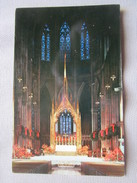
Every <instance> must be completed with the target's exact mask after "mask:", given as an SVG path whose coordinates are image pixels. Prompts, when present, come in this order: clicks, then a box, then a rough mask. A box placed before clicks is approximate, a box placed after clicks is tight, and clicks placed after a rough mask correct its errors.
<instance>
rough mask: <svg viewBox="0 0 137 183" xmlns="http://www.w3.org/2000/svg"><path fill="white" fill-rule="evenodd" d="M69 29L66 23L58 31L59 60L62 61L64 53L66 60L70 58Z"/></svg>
mask: <svg viewBox="0 0 137 183" xmlns="http://www.w3.org/2000/svg"><path fill="white" fill-rule="evenodd" d="M70 49H71V44H70V28H69V26H68V24H67V23H66V22H64V24H63V25H62V26H61V29H60V58H61V60H62V61H64V55H65V53H66V58H67V60H68V59H69V58H70Z"/></svg>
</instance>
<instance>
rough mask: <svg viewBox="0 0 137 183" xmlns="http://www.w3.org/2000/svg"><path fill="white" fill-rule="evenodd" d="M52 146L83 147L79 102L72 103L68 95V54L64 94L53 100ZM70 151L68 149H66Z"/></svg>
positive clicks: (51, 117)
mask: <svg viewBox="0 0 137 183" xmlns="http://www.w3.org/2000/svg"><path fill="white" fill-rule="evenodd" d="M50 145H51V146H57V145H58V147H60V145H65V146H73V147H74V149H75V147H76V148H78V147H81V114H80V112H79V101H76V102H75V101H72V98H71V96H70V95H69V94H68V81H67V74H66V54H65V56H64V81H63V93H62V96H61V98H60V99H58V101H56V100H55V99H53V100H52V111H51V115H50ZM61 149H62V148H61ZM66 149H68V148H66Z"/></svg>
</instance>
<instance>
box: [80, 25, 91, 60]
mask: <svg viewBox="0 0 137 183" xmlns="http://www.w3.org/2000/svg"><path fill="white" fill-rule="evenodd" d="M80 41H81V42H80V43H81V45H80V46H81V60H89V59H90V44H89V33H88V30H87V26H86V24H85V23H83V25H82V27H81V40H80Z"/></svg>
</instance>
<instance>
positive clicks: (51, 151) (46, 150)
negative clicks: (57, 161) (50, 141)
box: [42, 144, 55, 154]
mask: <svg viewBox="0 0 137 183" xmlns="http://www.w3.org/2000/svg"><path fill="white" fill-rule="evenodd" d="M42 149H43V154H54V153H55V147H51V146H48V145H45V144H43V145H42Z"/></svg>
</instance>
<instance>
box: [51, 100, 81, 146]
mask: <svg viewBox="0 0 137 183" xmlns="http://www.w3.org/2000/svg"><path fill="white" fill-rule="evenodd" d="M65 109H67V111H68V112H70V113H71V115H72V117H73V121H74V122H75V124H76V147H77V148H79V147H81V115H80V113H79V105H78V102H77V107H76V109H75V108H74V106H72V105H71V103H70V102H69V100H68V98H67V97H64V98H63V100H62V102H61V103H60V105H59V106H58V107H57V108H55V106H54V102H53V103H52V112H51V115H50V145H51V146H56V143H55V123H56V122H57V120H58V117H59V116H60V114H61V112H63V111H64V110H65Z"/></svg>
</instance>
